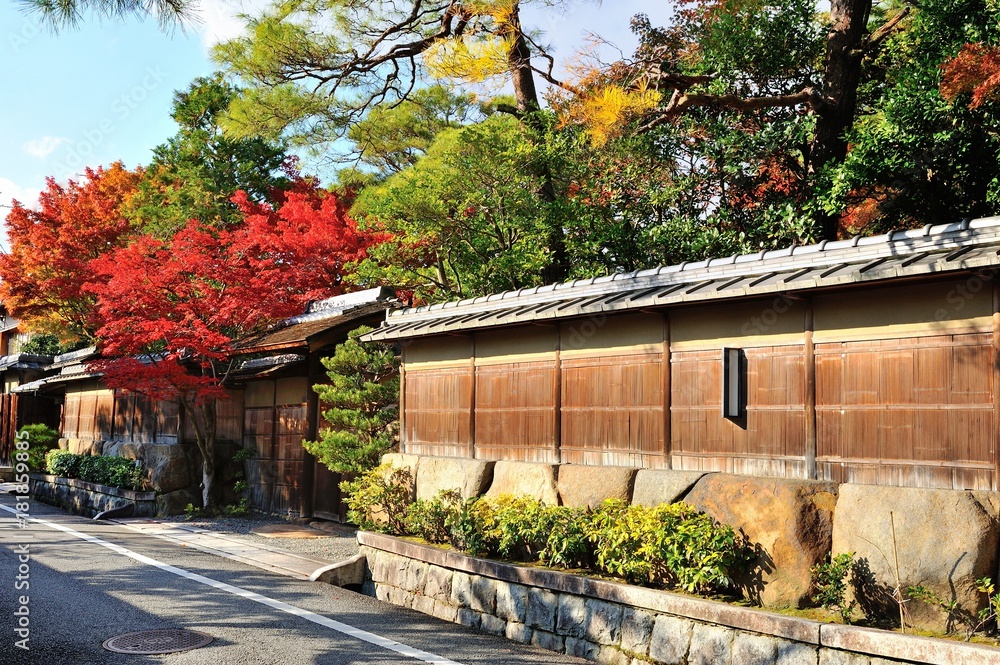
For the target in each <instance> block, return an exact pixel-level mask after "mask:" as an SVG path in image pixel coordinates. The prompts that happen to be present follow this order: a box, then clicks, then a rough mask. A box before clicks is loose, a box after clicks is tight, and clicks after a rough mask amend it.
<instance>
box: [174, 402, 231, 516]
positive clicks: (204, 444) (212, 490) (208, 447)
mask: <svg viewBox="0 0 1000 665" xmlns="http://www.w3.org/2000/svg"><path fill="white" fill-rule="evenodd" d="M181 406H182V407H183V408H184V412H185V413H187V415H188V417H189V418H190V419H191V426H192V428H193V429H194V438H195V444H197V446H198V452H200V453H201V459H202V467H201V502H202V506H203V507H204V508H215V507H216V506H218V505H219V504H220V503H221V502H222V491H223V486H222V482H220V479H219V477H218V476H219V468H220V467H219V465H218V464H217V462H218V460H216V459H215V434H216V422H215V400H209V401H208V402H206V403H204V404H202V405H201V406H200V407H199V408H198V409H197V410H196V409H195V406H194V405H193V404H191V403H190V402H188V401H187V400H186V399H184V398H181ZM199 416H200V417H199Z"/></svg>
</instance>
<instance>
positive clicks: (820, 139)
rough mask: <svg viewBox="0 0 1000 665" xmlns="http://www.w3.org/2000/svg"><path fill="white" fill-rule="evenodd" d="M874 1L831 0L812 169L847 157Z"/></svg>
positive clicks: (833, 229) (825, 234) (834, 224)
mask: <svg viewBox="0 0 1000 665" xmlns="http://www.w3.org/2000/svg"><path fill="white" fill-rule="evenodd" d="M871 9H872V0H832V1H831V2H830V19H831V21H832V25H831V27H830V34H829V36H828V37H827V47H826V66H825V69H824V75H823V97H824V100H825V104H824V105H823V107H822V108H821V109H820V111H819V114H818V117H817V120H816V138H815V139H814V140H813V145H812V150H811V153H812V160H813V162H812V170H813V172H814V173H818V172H819V171H821V170H822V169H823V168H824V167H825V166H828V165H830V164H837V163H840V162H843V161H844V158H845V157H847V139H846V137H845V134H846V132H847V130H848V129H850V128H851V126H852V125H853V124H854V119H855V116H856V114H857V108H858V86H859V85H860V83H861V64H862V60H863V59H864V47H865V46H866V38H867V36H868V19H869V16H870V15H871ZM838 223H839V216H837V215H830V216H827V217H825V218H824V219H823V220H822V238H821V239H822V240H836V239H837V230H838Z"/></svg>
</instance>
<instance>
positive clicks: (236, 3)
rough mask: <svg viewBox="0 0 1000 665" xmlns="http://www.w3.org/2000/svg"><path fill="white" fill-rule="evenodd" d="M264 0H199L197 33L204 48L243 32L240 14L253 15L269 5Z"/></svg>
mask: <svg viewBox="0 0 1000 665" xmlns="http://www.w3.org/2000/svg"><path fill="white" fill-rule="evenodd" d="M269 4H270V2H267V1H266V0H201V2H199V3H198V7H197V12H198V20H199V22H200V24H199V26H198V33H199V34H200V35H201V42H202V44H204V46H205V48H206V49H210V48H212V47H213V46H215V45H216V44H218V43H220V42H224V41H226V40H227V39H232V38H233V37H238V36H240V35H241V34H242V33H243V21H242V20H241V19H240V18H239V15H240V14H247V15H249V16H255V15H257V14H259V13H260V10H261V9H263V8H264V7H266V6H267V5H269Z"/></svg>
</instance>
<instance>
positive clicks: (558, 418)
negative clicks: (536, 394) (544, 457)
mask: <svg viewBox="0 0 1000 665" xmlns="http://www.w3.org/2000/svg"><path fill="white" fill-rule="evenodd" d="M552 384H553V385H552V391H553V393H554V399H555V402H554V405H555V409H554V410H555V413H554V414H553V417H554V418H555V424H554V429H553V432H554V438H555V440H554V442H553V443H554V444H555V457H556V459H555V463H556V464H562V327H561V326H560V325H559V324H558V323H557V324H556V368H555V378H554V379H553V380H552Z"/></svg>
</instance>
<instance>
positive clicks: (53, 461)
mask: <svg viewBox="0 0 1000 665" xmlns="http://www.w3.org/2000/svg"><path fill="white" fill-rule="evenodd" d="M81 459H83V455H76V454H74V453H71V452H70V451H68V450H50V451H49V452H48V453H46V455H45V468H46V470H48V472H49V473H51V474H52V475H53V476H62V477H63V478H78V477H79V475H80V460H81Z"/></svg>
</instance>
